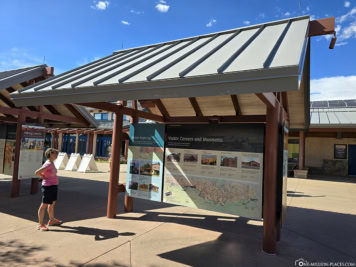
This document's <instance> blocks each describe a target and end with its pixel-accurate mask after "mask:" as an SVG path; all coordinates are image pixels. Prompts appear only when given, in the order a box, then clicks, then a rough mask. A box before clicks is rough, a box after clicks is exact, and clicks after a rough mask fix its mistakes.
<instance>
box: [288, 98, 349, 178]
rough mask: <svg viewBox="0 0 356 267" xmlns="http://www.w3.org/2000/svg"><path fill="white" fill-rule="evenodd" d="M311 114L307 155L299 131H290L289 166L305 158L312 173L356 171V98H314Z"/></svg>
mask: <svg viewBox="0 0 356 267" xmlns="http://www.w3.org/2000/svg"><path fill="white" fill-rule="evenodd" d="M310 118H311V119H310V128H309V130H308V131H307V132H306V133H305V135H304V138H305V142H304V143H305V152H304V153H305V155H304V157H303V156H302V155H300V154H299V152H300V143H303V140H301V138H300V136H298V132H290V134H289V140H288V158H289V164H290V166H294V167H296V166H297V165H298V164H299V161H300V159H301V160H303V158H304V165H305V167H306V168H308V170H309V173H310V174H325V175H338V176H347V175H356V100H335V101H315V102H311V106H310Z"/></svg>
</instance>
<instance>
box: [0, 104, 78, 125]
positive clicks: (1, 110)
mask: <svg viewBox="0 0 356 267" xmlns="http://www.w3.org/2000/svg"><path fill="white" fill-rule="evenodd" d="M0 113H3V114H8V115H17V116H18V115H20V114H22V113H24V114H25V116H26V117H34V118H38V117H39V116H40V115H41V116H43V118H44V119H46V120H53V121H61V122H70V123H79V124H83V122H82V121H81V120H79V119H77V118H72V117H67V116H63V115H55V114H49V113H41V112H35V111H27V110H26V111H25V110H23V109H15V108H8V107H0Z"/></svg>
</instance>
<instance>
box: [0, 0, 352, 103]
mask: <svg viewBox="0 0 356 267" xmlns="http://www.w3.org/2000/svg"><path fill="white" fill-rule="evenodd" d="M1 2H2V3H1V9H0V35H1V36H2V38H1V40H2V41H1V42H0V71H2V70H6V69H14V68H20V67H25V66H29V65H36V64H42V63H43V60H44V57H45V63H46V64H48V65H50V66H54V67H55V72H56V73H57V74H58V73H61V72H63V71H66V70H70V69H72V68H75V67H78V66H80V65H82V64H85V63H88V62H90V61H93V60H95V59H97V58H100V57H103V56H107V55H109V54H111V53H112V52H113V51H116V50H120V49H121V47H122V44H123V47H124V48H130V47H135V46H141V45H147V44H152V43H157V42H163V41H169V40H174V39H178V38H184V37H189V36H194V35H199V34H205V33H210V32H215V31H221V30H227V29H231V28H237V27H242V26H245V25H252V24H257V23H261V22H268V21H273V20H279V19H283V18H288V17H294V16H298V14H299V0H293V1H292V0H288V1H286V0H249V1H240V0H220V1H218V0H205V1H202V0H194V1H192V0H107V1H97V0H95V1H94V0H51V1H48V0H31V1H29V0H11V1H1ZM300 2H301V14H302V15H305V14H309V15H311V16H312V19H318V18H324V17H328V16H334V17H336V22H337V23H336V28H337V30H338V34H337V35H338V42H337V46H336V47H335V49H334V50H329V49H328V46H329V42H330V40H329V39H328V38H326V37H314V38H312V44H311V46H312V50H311V53H312V54H311V55H312V62H311V64H312V65H311V79H312V81H311V84H312V99H313V100H319V99H347V98H356V94H355V92H356V63H355V62H356V0H347V1H344V0H301V1H300Z"/></svg>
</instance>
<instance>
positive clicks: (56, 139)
mask: <svg viewBox="0 0 356 267" xmlns="http://www.w3.org/2000/svg"><path fill="white" fill-rule="evenodd" d="M54 137H55V142H54V148H55V149H58V133H54Z"/></svg>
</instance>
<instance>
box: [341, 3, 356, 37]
mask: <svg viewBox="0 0 356 267" xmlns="http://www.w3.org/2000/svg"><path fill="white" fill-rule="evenodd" d="M336 22H337V23H339V24H343V25H344V26H342V30H341V26H340V28H339V29H338V34H337V37H338V40H340V41H343V40H347V39H350V38H356V7H354V8H353V9H351V10H350V11H349V12H347V13H346V14H345V15H342V16H340V17H338V18H336ZM345 24H346V25H345Z"/></svg>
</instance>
